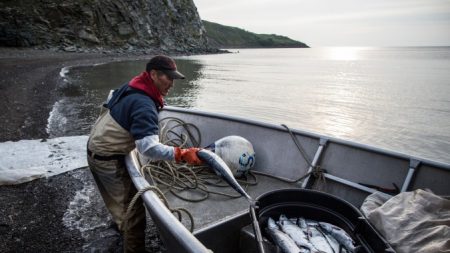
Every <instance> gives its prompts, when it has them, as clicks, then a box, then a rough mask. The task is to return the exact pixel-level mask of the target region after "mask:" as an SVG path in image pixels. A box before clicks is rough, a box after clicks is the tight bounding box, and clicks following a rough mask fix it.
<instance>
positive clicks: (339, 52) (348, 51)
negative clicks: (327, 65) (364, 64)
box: [325, 47, 363, 61]
mask: <svg viewBox="0 0 450 253" xmlns="http://www.w3.org/2000/svg"><path fill="white" fill-rule="evenodd" d="M362 50H363V48H360V47H332V48H327V49H326V50H325V57H326V58H327V59H330V60H335V61H356V60H359V58H360V51H362Z"/></svg>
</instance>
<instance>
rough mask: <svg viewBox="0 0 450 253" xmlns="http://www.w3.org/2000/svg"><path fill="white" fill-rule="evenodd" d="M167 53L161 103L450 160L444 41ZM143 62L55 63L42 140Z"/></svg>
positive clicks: (84, 122) (74, 131) (87, 118)
mask: <svg viewBox="0 0 450 253" xmlns="http://www.w3.org/2000/svg"><path fill="white" fill-rule="evenodd" d="M231 51H232V52H233V53H231V54H220V55H198V56H188V57H179V58H177V64H178V68H179V69H180V71H181V72H183V73H184V74H185V75H186V77H187V79H186V80H183V81H176V83H175V87H174V88H173V90H172V91H171V93H170V94H169V96H168V97H167V98H166V101H167V103H168V104H169V105H173V106H180V107H187V108H197V109H202V110H206V111H212V112H220V113H225V114H230V115H236V116H240V117H246V118H251V119H257V120H262V121H266V122H271V123H275V124H281V123H284V124H287V125H288V126H290V127H292V128H297V129H302V130H307V131H312V132H315V133H319V134H323V135H328V136H333V137H337V138H340V139H346V140H351V141H355V142H359V143H364V144H368V145H373V146H377V147H380V148H384V149H388V150H394V151H397V152H402V153H406V154H410V155H414V156H419V157H423V158H427V159H431V160H436V161H440V162H446V163H450V47H410V48H353V47H349V48H311V49H239V50H231ZM145 63H146V62H145V61H134V62H120V63H110V64H103V65H97V66H89V67H81V68H73V69H69V70H67V69H65V70H63V71H62V72H61V75H62V76H63V77H64V78H65V80H66V81H65V82H64V85H62V86H61V87H60V88H59V89H60V91H61V99H60V100H59V101H58V102H56V104H55V105H54V107H53V110H52V112H51V113H50V116H49V120H48V122H49V123H48V129H47V130H48V132H49V134H50V136H51V137H56V136H63V135H79V134H87V133H88V132H89V129H90V126H91V124H92V123H93V122H94V121H95V118H96V116H97V114H98V105H99V104H101V103H102V101H103V100H104V99H105V98H106V96H107V94H108V91H109V90H110V89H113V88H116V87H118V86H119V85H121V84H122V83H125V82H127V81H128V80H130V78H131V77H133V76H135V75H137V74H139V73H140V72H141V71H142V70H143V69H144V68H145Z"/></svg>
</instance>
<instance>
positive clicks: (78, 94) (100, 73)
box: [47, 59, 201, 137]
mask: <svg viewBox="0 0 450 253" xmlns="http://www.w3.org/2000/svg"><path fill="white" fill-rule="evenodd" d="M146 63H147V61H125V62H116V63H108V64H101V65H96V66H88V67H78V68H73V69H70V70H68V71H67V69H64V71H65V81H64V84H63V85H62V86H61V87H59V91H60V93H61V99H60V100H58V101H57V102H56V103H55V105H54V106H53V109H52V111H51V113H50V116H49V119H48V125H47V132H48V133H49V136H50V137H58V136H65V135H82V134H87V133H89V131H90V128H91V126H92V124H93V122H94V121H95V120H96V118H97V116H98V113H99V112H100V106H101V104H102V103H103V102H104V101H105V100H106V98H107V96H108V94H109V91H110V90H111V89H116V88H118V87H120V86H121V85H122V84H125V83H127V82H128V81H130V80H131V78H133V77H134V76H136V75H138V74H140V73H141V72H142V71H144V70H145V66H146ZM177 66H178V68H179V69H180V71H181V72H182V73H183V74H184V75H185V76H186V79H184V80H176V81H175V85H174V87H173V88H172V89H171V90H170V93H169V95H168V96H167V97H166V102H167V103H168V104H170V105H173V106H179V107H192V105H193V103H194V102H195V100H196V99H197V96H198V94H199V91H198V89H200V87H199V86H198V85H196V80H197V79H198V78H199V77H200V75H201V65H200V64H198V63H197V62H196V61H195V60H186V59H180V60H177Z"/></svg>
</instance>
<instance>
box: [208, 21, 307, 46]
mask: <svg viewBox="0 0 450 253" xmlns="http://www.w3.org/2000/svg"><path fill="white" fill-rule="evenodd" d="M203 25H204V26H205V29H206V36H207V38H208V43H209V46H211V47H216V48H283V47H286V48H303V47H306V48H307V47H309V46H308V45H306V44H305V43H302V42H300V41H296V40H292V39H290V38H288V37H286V36H280V35H276V34H256V33H252V32H248V31H245V30H243V29H241V28H237V27H232V26H225V25H221V24H217V23H213V22H209V21H206V20H203Z"/></svg>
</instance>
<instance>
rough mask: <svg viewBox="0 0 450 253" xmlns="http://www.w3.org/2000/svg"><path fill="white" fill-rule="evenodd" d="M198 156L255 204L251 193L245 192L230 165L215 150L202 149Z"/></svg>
mask: <svg viewBox="0 0 450 253" xmlns="http://www.w3.org/2000/svg"><path fill="white" fill-rule="evenodd" d="M197 155H198V157H199V158H200V159H201V160H202V161H203V162H205V163H206V164H208V165H209V167H211V168H212V169H213V170H214V172H216V174H217V175H219V176H220V177H222V178H223V180H225V182H227V183H228V184H229V185H230V186H231V187H233V189H235V190H236V191H237V192H239V193H240V194H241V195H242V196H244V197H245V198H247V200H248V201H249V202H250V203H251V204H254V203H255V201H254V200H253V199H252V197H250V195H248V194H247V192H245V190H244V189H243V188H242V186H241V185H240V184H239V183H238V182H237V181H236V179H235V178H234V176H233V173H232V172H231V170H230V168H229V167H228V165H227V164H226V163H225V162H224V161H223V160H222V158H220V156H218V155H216V154H215V153H214V152H212V151H209V150H207V149H201V150H199V151H198V152H197Z"/></svg>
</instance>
